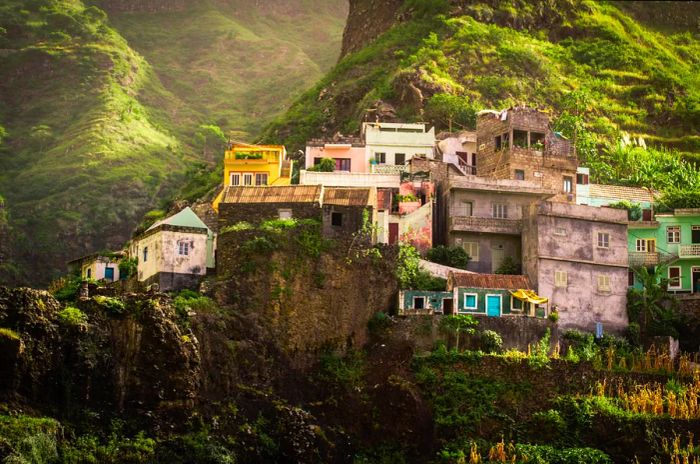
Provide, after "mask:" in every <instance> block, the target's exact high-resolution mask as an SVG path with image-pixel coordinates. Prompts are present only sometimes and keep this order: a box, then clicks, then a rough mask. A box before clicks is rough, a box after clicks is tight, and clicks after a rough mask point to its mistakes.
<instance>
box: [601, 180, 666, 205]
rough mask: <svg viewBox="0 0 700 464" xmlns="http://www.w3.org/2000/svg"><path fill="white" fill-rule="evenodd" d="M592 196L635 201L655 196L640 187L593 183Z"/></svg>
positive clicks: (650, 199) (647, 199) (650, 198)
mask: <svg viewBox="0 0 700 464" xmlns="http://www.w3.org/2000/svg"><path fill="white" fill-rule="evenodd" d="M589 191H590V196H591V197H592V198H607V199H611V200H629V201H634V202H642V201H645V202H646V201H653V200H654V197H653V195H651V194H650V193H649V191H648V190H646V189H643V188H639V187H623V186H621V185H603V184H591V185H590V190H589Z"/></svg>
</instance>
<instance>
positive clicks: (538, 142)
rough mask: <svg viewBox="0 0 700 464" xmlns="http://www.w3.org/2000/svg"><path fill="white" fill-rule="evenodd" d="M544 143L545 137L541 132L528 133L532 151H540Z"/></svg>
mask: <svg viewBox="0 0 700 464" xmlns="http://www.w3.org/2000/svg"><path fill="white" fill-rule="evenodd" d="M544 141H545V137H544V134H543V133H542V132H530V147H531V148H533V149H534V150H542V149H543V148H544Z"/></svg>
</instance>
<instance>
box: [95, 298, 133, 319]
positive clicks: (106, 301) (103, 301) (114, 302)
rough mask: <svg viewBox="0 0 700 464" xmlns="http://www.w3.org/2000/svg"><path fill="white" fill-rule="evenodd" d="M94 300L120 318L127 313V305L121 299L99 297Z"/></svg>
mask: <svg viewBox="0 0 700 464" xmlns="http://www.w3.org/2000/svg"><path fill="white" fill-rule="evenodd" d="M93 300H94V301H95V303H97V304H98V305H100V306H102V307H103V308H105V310H106V311H107V312H108V313H110V314H112V315H115V316H118V315H120V314H123V313H124V312H125V311H126V305H125V304H124V302H123V301H122V300H120V299H119V298H112V297H111V296H102V295H99V296H96V297H94V298H93Z"/></svg>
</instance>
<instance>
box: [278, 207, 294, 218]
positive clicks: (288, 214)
mask: <svg viewBox="0 0 700 464" xmlns="http://www.w3.org/2000/svg"><path fill="white" fill-rule="evenodd" d="M277 214H278V216H279V218H280V219H292V210H291V209H278V210H277Z"/></svg>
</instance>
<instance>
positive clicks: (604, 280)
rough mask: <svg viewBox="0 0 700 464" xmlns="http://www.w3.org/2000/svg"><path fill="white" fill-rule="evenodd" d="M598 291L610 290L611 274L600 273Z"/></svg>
mask: <svg viewBox="0 0 700 464" xmlns="http://www.w3.org/2000/svg"><path fill="white" fill-rule="evenodd" d="M598 291H599V292H609V291H610V276H609V275H603V274H601V275H599V276H598Z"/></svg>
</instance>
